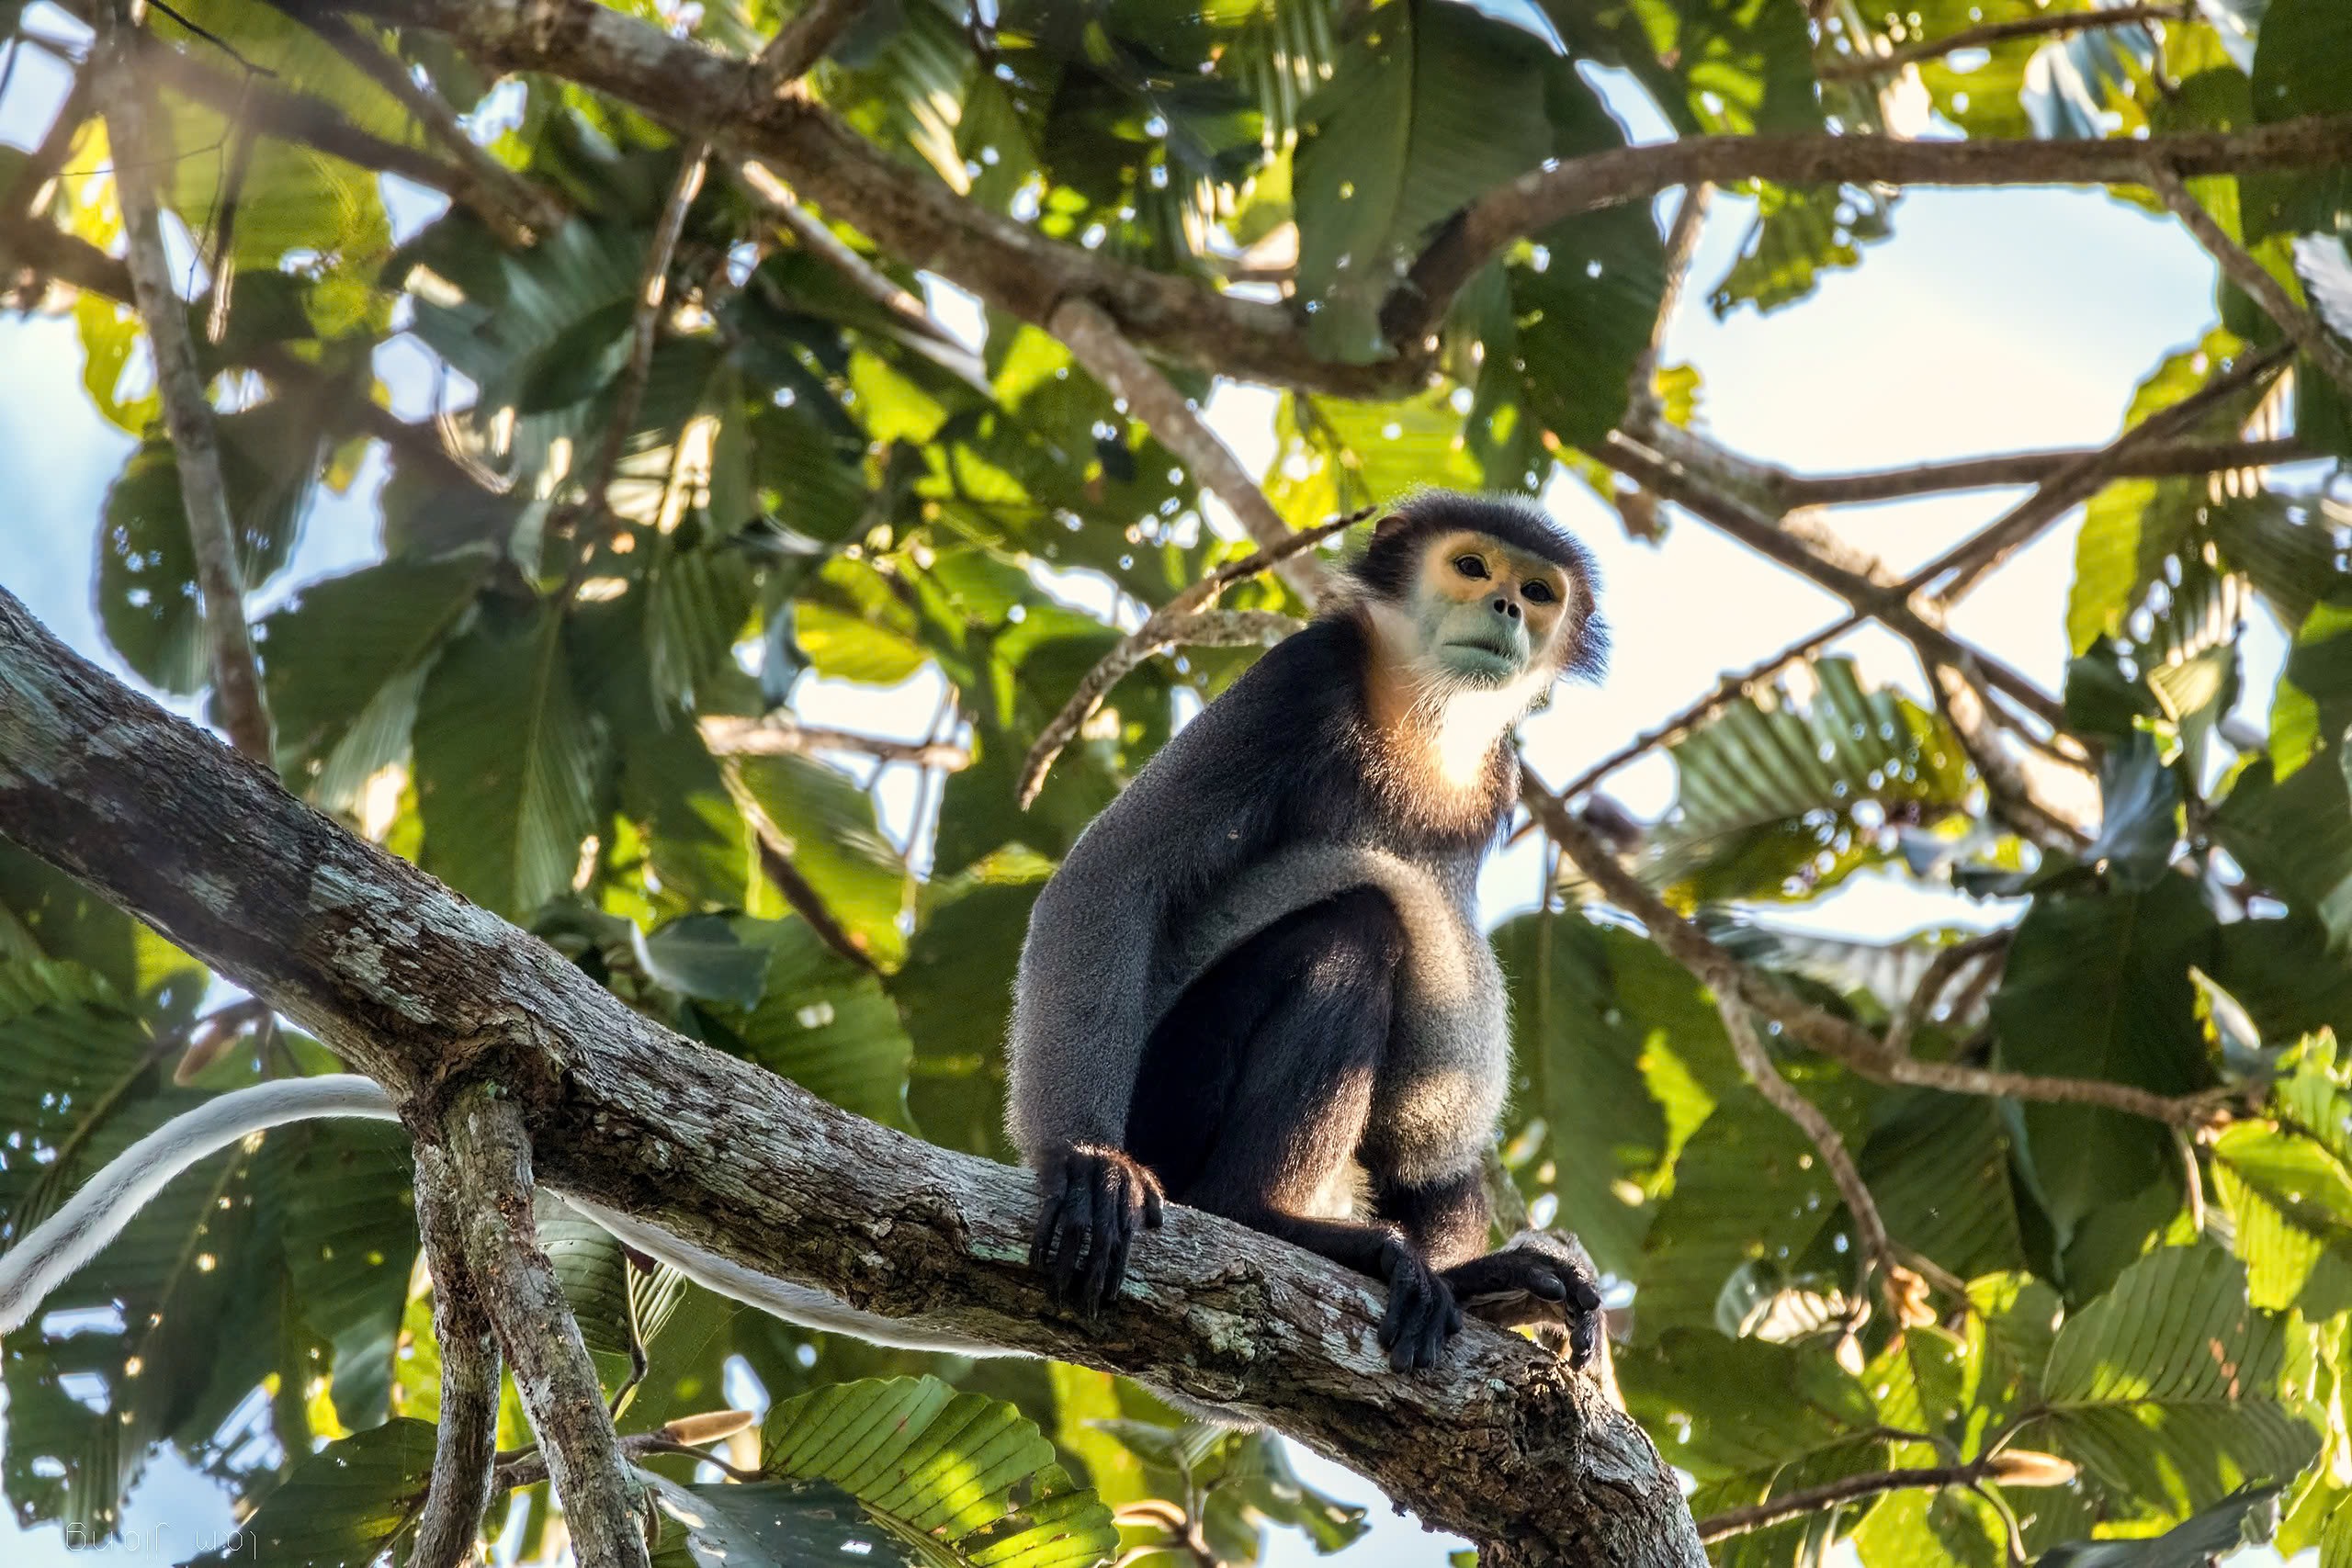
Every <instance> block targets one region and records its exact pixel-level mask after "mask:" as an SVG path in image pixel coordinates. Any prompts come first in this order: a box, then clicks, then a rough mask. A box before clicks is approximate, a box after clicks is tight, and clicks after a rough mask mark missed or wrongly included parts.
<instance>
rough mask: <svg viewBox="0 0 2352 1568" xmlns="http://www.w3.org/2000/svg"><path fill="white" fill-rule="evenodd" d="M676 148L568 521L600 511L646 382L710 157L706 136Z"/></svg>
mask: <svg viewBox="0 0 2352 1568" xmlns="http://www.w3.org/2000/svg"><path fill="white" fill-rule="evenodd" d="M682 151H683V153H684V156H683V157H682V159H681V160H680V162H679V164H678V176H677V178H676V179H675V180H673V181H672V182H671V185H670V195H669V198H668V199H667V200H665V201H664V202H663V203H662V216H661V218H660V220H658V221H657V222H656V223H655V224H654V227H653V237H652V239H651V240H650V242H649V243H647V245H646V248H645V265H644V266H643V268H642V269H641V270H640V271H639V274H638V279H637V310H636V313H635V314H634V315H633V316H631V317H630V318H629V338H628V359H627V360H625V361H624V362H623V363H622V365H621V371H620V375H619V376H618V377H617V378H615V380H614V382H613V411H612V415H611V417H610V418H608V419H607V420H606V421H605V432H604V434H603V436H602V437H600V438H599V439H598V441H597V443H596V451H595V455H594V457H592V458H591V459H590V460H589V464H588V469H587V472H586V473H585V474H584V475H582V479H581V494H580V498H579V500H578V502H576V503H575V508H576V509H575V511H574V512H573V513H572V515H571V517H570V518H568V519H566V522H567V523H568V524H571V525H578V524H579V523H580V522H582V520H586V521H590V522H592V523H593V522H594V520H596V519H600V518H602V517H603V516H604V515H605V512H606V510H607V509H606V507H605V491H608V490H610V489H611V488H612V483H613V472H614V470H615V469H616V468H618V467H619V466H620V460H621V448H622V447H623V446H626V445H628V437H629V432H630V431H631V430H633V429H634V428H635V427H636V425H637V415H638V411H639V409H641V408H642V407H644V404H645V386H646V382H647V381H648V380H649V379H650V378H651V377H652V375H653V348H654V344H655V343H656V342H657V341H658V340H659V338H660V336H661V329H662V305H663V304H664V303H665V302H666V301H667V300H668V299H669V297H670V259H671V257H672V256H673V255H674V254H676V252H677V249H678V236H679V235H680V234H681V233H683V232H684V230H685V227H686V213H687V210H688V209H691V208H692V207H693V206H694V202H695V193H696V192H698V191H700V190H701V189H702V176H703V171H704V170H705V169H706V168H707V167H708V166H709V163H710V147H709V145H708V143H707V142H701V141H697V142H695V143H694V144H692V145H691V146H688V147H686V148H684V149H683V150H682ZM598 532H599V531H598V530H595V529H594V528H592V529H591V530H590V534H589V537H588V538H587V539H586V540H585V541H583V542H582V546H581V551H580V564H579V565H578V566H577V567H575V568H574V569H573V577H574V580H575V581H573V583H572V587H573V588H574V589H575V590H576V589H577V588H578V586H579V581H578V580H579V579H581V578H582V577H583V576H584V575H585V570H586V566H587V561H588V558H589V557H590V556H591V555H593V554H594V549H595V540H596V537H597V534H598Z"/></svg>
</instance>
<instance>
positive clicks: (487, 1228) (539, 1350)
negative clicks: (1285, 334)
mask: <svg viewBox="0 0 2352 1568" xmlns="http://www.w3.org/2000/svg"><path fill="white" fill-rule="evenodd" d="M512 1027H513V1029H514V1030H515V1031H516V1032H527V1030H528V1028H529V1026H528V1025H527V1023H525V1022H523V1021H519V1020H518V1021H516V1022H515V1025H513V1026H512ZM438 1131H439V1133H440V1134H441V1136H440V1138H439V1139H438V1140H437V1141H435V1140H432V1139H425V1140H421V1141H420V1142H419V1143H418V1145H417V1150H416V1164H417V1171H418V1178H417V1179H418V1185H419V1186H420V1188H422V1187H424V1186H425V1185H427V1184H430V1185H433V1186H435V1187H437V1188H439V1189H440V1190H442V1191H444V1192H447V1194H449V1195H450V1196H451V1197H452V1198H454V1199H455V1200H456V1203H455V1208H456V1219H457V1230H458V1237H459V1240H460V1242H461V1244H462V1246H463V1247H464V1249H465V1259H466V1270H467V1272H468V1273H469V1275H471V1276H472V1278H473V1279H474V1280H476V1281H478V1282H479V1284H480V1287H481V1292H480V1294H481V1303H482V1305H483V1307H484V1308H485V1309H486V1310H487V1311H488V1313H489V1314H490V1320H491V1324H492V1326H493V1327H494V1328H496V1330H497V1331H498V1339H499V1343H500V1345H501V1346H502V1347H503V1348H504V1349H505V1351H506V1359H507V1361H508V1364H510V1365H511V1366H512V1367H513V1368H514V1369H515V1392H516V1393H518V1394H520V1395H521V1396H522V1400H523V1408H524V1409H525V1410H526V1412H528V1413H529V1415H530V1417H531V1429H532V1430H533V1431H534V1432H537V1434H538V1438H539V1449H540V1451H541V1452H543V1453H545V1454H546V1455H547V1456H548V1471H549V1472H550V1473H551V1475H552V1476H553V1479H554V1481H555V1492H556V1496H557V1497H558V1498H559V1499H560V1501H561V1502H562V1504H563V1518H564V1523H565V1525H566V1526H567V1527H569V1529H571V1547H572V1551H573V1552H574V1553H576V1554H577V1556H578V1557H579V1559H580V1563H581V1568H650V1562H651V1554H650V1550H649V1547H648V1542H649V1541H650V1540H651V1532H650V1528H649V1527H650V1525H651V1522H652V1519H651V1515H650V1510H649V1508H648V1506H647V1503H646V1499H645V1494H644V1489H643V1488H642V1487H641V1486H639V1483H638V1482H637V1481H636V1479H635V1477H634V1475H633V1474H632V1472H631V1471H630V1467H629V1465H628V1461H627V1460H626V1459H625V1458H624V1457H623V1456H622V1453H621V1447H620V1434H619V1433H618V1432H616V1431H615V1430H614V1428H613V1415H612V1412H611V1411H610V1410H608V1409H606V1408H605V1394H604V1391H603V1389H602V1388H601V1387H599V1386H598V1384H597V1382H596V1367H595V1363H594V1362H593V1361H591V1360H590V1359H588V1347H587V1345H586V1343H585V1342H584V1341H582V1338H581V1337H580V1325H579V1324H578V1323H577V1322H576V1321H574V1320H573V1318H572V1315H571V1303H569V1302H567V1301H565V1300H564V1295H563V1287H562V1285H561V1284H560V1283H559V1282H558V1281H557V1280H556V1277H555V1265H554V1264H552V1263H550V1262H549V1261H548V1255H547V1254H546V1253H545V1252H544V1251H542V1250H541V1249H540V1247H539V1239H538V1233H537V1229H536V1228H535V1226H534V1224H533V1222H532V1217H531V1188H532V1176H531V1135H530V1133H529V1132H528V1130H527V1129H526V1128H525V1126H524V1125H523V1113H522V1111H521V1110H520V1108H519V1107H518V1106H517V1105H516V1104H515V1100H513V1099H512V1098H511V1097H509V1096H508V1095H507V1093H506V1092H505V1090H504V1089H503V1088H502V1087H501V1086H500V1085H499V1084H498V1083H497V1082H496V1081H495V1079H494V1078H491V1079H486V1080H483V1081H477V1082H472V1083H468V1084H466V1085H464V1086H462V1087H461V1088H459V1089H458V1090H457V1093H456V1097H455V1100H454V1101H453V1103H452V1104H451V1105H450V1106H449V1108H448V1110H447V1111H446V1112H445V1113H444V1114H443V1115H442V1117H441V1120H440V1126H439V1129H438Z"/></svg>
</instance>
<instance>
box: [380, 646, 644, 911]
mask: <svg viewBox="0 0 2352 1568" xmlns="http://www.w3.org/2000/svg"><path fill="white" fill-rule="evenodd" d="M604 769H605V743H604V738H603V735H602V732H601V730H600V728H599V727H598V726H597V724H596V722H595V721H594V718H593V717H592V716H590V715H589V714H588V713H587V712H586V711H584V710H583V709H582V705H581V704H580V701H579V699H578V698H577V697H576V696H575V695H574V694H573V692H572V687H571V666H570V663H569V662H568V660H566V659H565V657H564V637H563V621H562V618H561V617H560V616H559V615H555V614H553V613H552V612H550V611H548V610H547V609H545V608H541V607H536V606H535V607H534V608H533V609H532V610H531V611H529V612H528V613H526V614H523V615H513V616H509V617H503V618H502V619H501V620H499V621H496V622H493V621H491V620H487V619H486V620H485V621H484V622H483V623H482V624H481V625H478V626H475V627H474V628H473V629H472V630H471V631H469V632H468V633H466V634H465V635H464V636H463V637H458V638H456V639H454V640H453V641H451V642H450V643H449V644H448V646H447V649H445V650H444V651H443V653H442V655H441V658H440V660H439V662H437V663H436V664H435V665H434V667H433V672H432V674H430V675H429V676H427V677H426V679H425V682H424V695H423V696H422V697H421V698H420V699H419V701H418V705H417V714H416V788H417V799H418V807H419V809H420V810H421V811H422V813H423V814H424V866H425V869H426V870H427V871H430V872H432V873H433V874H435V875H436V876H438V877H440V878H441V879H442V880H443V881H444V882H447V883H448V884H449V886H452V887H454V888H456V889H457V890H458V892H460V893H463V894H464V895H466V897H469V898H471V899H473V900H474V901H475V902H476V903H478V904H481V905H482V906H484V907H485V908H491V909H493V910H496V911H498V912H499V913H501V914H503V915H507V916H510V917H512V916H524V915H527V914H529V913H530V912H531V911H532V910H534V909H536V908H538V907H539V906H540V905H541V904H544V903H546V902H547V901H548V899H549V898H552V897H555V896H556V895H557V894H559V893H561V892H562V891H564V890H565V889H566V888H568V887H570V886H571V882H572V877H573V875H574V874H575V873H576V872H577V870H578V867H579V864H580V846H581V843H582V840H585V839H586V838H587V837H588V835H589V834H590V833H591V832H593V831H594V829H595V826H596V800H597V796H598V795H600V794H601V793H602V790H603V784H604V777H603V775H604Z"/></svg>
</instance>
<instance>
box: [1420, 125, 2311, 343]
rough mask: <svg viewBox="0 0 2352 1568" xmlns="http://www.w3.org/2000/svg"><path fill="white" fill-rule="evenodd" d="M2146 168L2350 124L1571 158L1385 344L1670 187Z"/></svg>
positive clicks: (1779, 141) (1812, 143)
mask: <svg viewBox="0 0 2352 1568" xmlns="http://www.w3.org/2000/svg"><path fill="white" fill-rule="evenodd" d="M2151 160H2160V161H2162V162H2163V163H2164V164H2165V165H2166V166H2167V167H2170V168H2172V169H2174V170H2176V171H2177V172H2178V173H2180V174H2183V175H2226V174H2242V173H2251V172H2254V171H2256V170H2266V169H2296V168H2321V167H2325V166H2327V165H2330V164H2346V163H2352V116H2336V117H2333V118H2312V119H2294V120H2287V121H2284V122H2282V123H2279V124H2277V125H2266V126H2259V127H2256V128H2255V129H2253V130H2245V131H2199V132H2192V133H2187V134H2182V135H2177V136H2154V137H2147V138H2143V139H2140V140H2133V139H2131V138H2128V137H2126V138H2119V139H2117V140H2114V141H2010V140H2006V139H1997V138H1996V139H1988V140H1982V141H1897V140H1895V139H1894V138H1892V137H1883V136H1688V137H1683V138H1681V139H1680V140H1679V141H1663V142H1653V143H1648V144H1645V145H1643V146H1639V147H1624V148H1618V149H1613V150H1611V151H1610V152H1592V153H1588V154H1586V155H1585V156H1584V157H1581V158H1570V159H1568V160H1566V162H1564V163H1560V164H1554V165H1553V166H1552V167H1550V168H1545V169H1537V170H1534V171H1532V172H1531V173H1528V174H1524V175H1520V176H1519V178H1517V179H1515V180H1512V181H1510V183H1509V184H1507V185H1502V186H1497V187H1496V188H1495V189H1493V190H1490V191H1488V192H1487V194H1486V195H1484V196H1482V197H1479V198H1478V199H1477V200H1476V201H1474V202H1472V203H1471V204H1470V205H1469V206H1468V207H1466V208H1464V209H1462V211H1461V212H1459V213H1457V214H1456V215H1455V216H1454V218H1453V220H1452V221H1451V222H1449V223H1448V224H1447V225H1446V226H1445V227H1444V228H1443V229H1442V230H1441V231H1439V232H1438V235H1437V237H1436V238H1435V239H1434V240H1432V241H1430V244H1429V247H1428V248H1427V249H1426V250H1424V251H1423V252H1422V253H1421V255H1420V258H1419V260H1418V261H1416V262H1415V263H1414V264H1413V267H1412V271H1411V272H1410V273H1409V274H1408V276H1407V279H1406V282H1405V285H1404V287H1403V289H1402V291H1401V292H1400V295H1399V297H1398V298H1397V299H1391V301H1390V302H1389V307H1388V309H1387V310H1385V311H1384V315H1383V324H1384V325H1385V326H1386V327H1387V329H1388V335H1389V341H1390V342H1391V343H1396V344H1413V343H1417V342H1419V340H1420V339H1421V338H1422V337H1424V336H1426V335H1427V333H1429V331H1430V328H1431V327H1432V326H1433V325H1434V324H1435V322H1436V321H1438V320H1439V318H1440V317H1441V316H1442V314H1443V312H1444V308H1445V306H1446V304H1447V303H1448V302H1449V301H1450V300H1452V299H1453V296H1454V295H1455V294H1456V293H1458V292H1459V291H1460V290H1461V288H1462V287H1463V285H1464V284H1465V283H1467V282H1469V280H1470V279H1471V278H1472V277H1473V276H1476V274H1477V272H1478V269H1479V268H1480V267H1482V266H1484V265H1487V262H1489V261H1491V260H1493V259H1494V258H1495V257H1496V256H1497V255H1498V254H1501V252H1502V251H1503V249H1504V247H1506V246H1508V245H1509V244H1510V243H1512V242H1513V241H1515V240H1517V239H1519V238H1520V237H1521V235H1525V234H1532V233H1535V232H1537V231H1540V230H1543V229H1547V228H1549V227H1550V226H1551V225H1553V224H1555V223H1557V222H1559V221H1560V220H1562V219H1564V218H1573V217H1575V216H1576V215H1577V214H1578V213H1580V212H1592V211H1596V210H1598V209H1601V208H1605V207H1616V206H1621V205H1623V203H1625V202H1629V201H1645V200H1647V199H1648V198H1649V197H1654V196H1656V195H1657V193H1658V192H1660V191H1662V190H1665V189H1667V188H1668V187H1669V186H1689V185H1695V184H1699V183H1701V182H1706V183H1711V184H1714V185H1733V184H1736V183H1738V182H1740V181H1742V180H1770V181H1771V182H1772V183H1773V184H1775V185H1784V186H1810V185H1838V184H1846V183H1851V184H1856V185H1896V186H2020V185H2110V186H2121V185H2137V184H2140V183H2141V182H2142V181H2143V180H2144V179H2145V178H2146V177H2147V169H2148V165H2149V163H2150V162H2151Z"/></svg>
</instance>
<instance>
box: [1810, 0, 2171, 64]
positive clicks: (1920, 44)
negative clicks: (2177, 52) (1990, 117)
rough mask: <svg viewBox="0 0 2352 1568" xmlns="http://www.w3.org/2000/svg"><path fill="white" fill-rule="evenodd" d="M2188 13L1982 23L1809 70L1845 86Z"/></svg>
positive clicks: (2121, 12) (2124, 11)
mask: <svg viewBox="0 0 2352 1568" xmlns="http://www.w3.org/2000/svg"><path fill="white" fill-rule="evenodd" d="M2190 15H2191V8H2190V7H2189V6H2184V5H2169V6H2115V7H2113V8H2111V9H2109V10H2105V11H2068V12H2065V13H2064V14H2062V15H2058V16H2046V17H2018V18H2016V19H2015V20H2012V21H2007V22H1986V23H1985V24H1983V25H1982V26H1979V27H1973V28H1962V29H1961V30H1960V31H1958V32H1956V33H1947V34H1945V35H1944V36H1943V37H1942V38H1933V39H1919V40H1918V41H1917V42H1916V43H1906V44H1900V45H1897V46H1896V47H1895V48H1894V49H1891V50H1889V51H1886V52H1885V53H1884V54H1841V55H1838V57H1837V58H1835V59H1832V60H1825V61H1822V62H1819V64H1817V65H1816V66H1815V72H1816V73H1818V74H1819V75H1820V77H1821V79H1822V80H1823V81H1825V82H1837V81H1850V80H1852V79H1853V78H1855V77H1858V76H1877V75H1882V74H1884V73H1890V72H1895V71H1900V70H1902V69H1903V68H1904V67H1905V66H1906V65H1914V64H1917V63H1918V62H1921V61H1926V60H1940V59H1942V58H1943V57H1944V56H1946V55H1949V54H1957V53H1959V52H1960V51H1962V50H1963V49H1985V48H1987V47H1989V46H1991V45H1993V44H1996V43H2007V41H2009V40H2010V39H2020V38H2049V37H2053V36H2058V35H2063V34H2066V33H2079V32H2088V31H2090V30H2091V29H2092V28H2120V27H2130V26H2133V25H2136V24H2140V23H2145V22H2178V21H2185V20H2187V19H2188V17H2189V16H2190Z"/></svg>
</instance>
